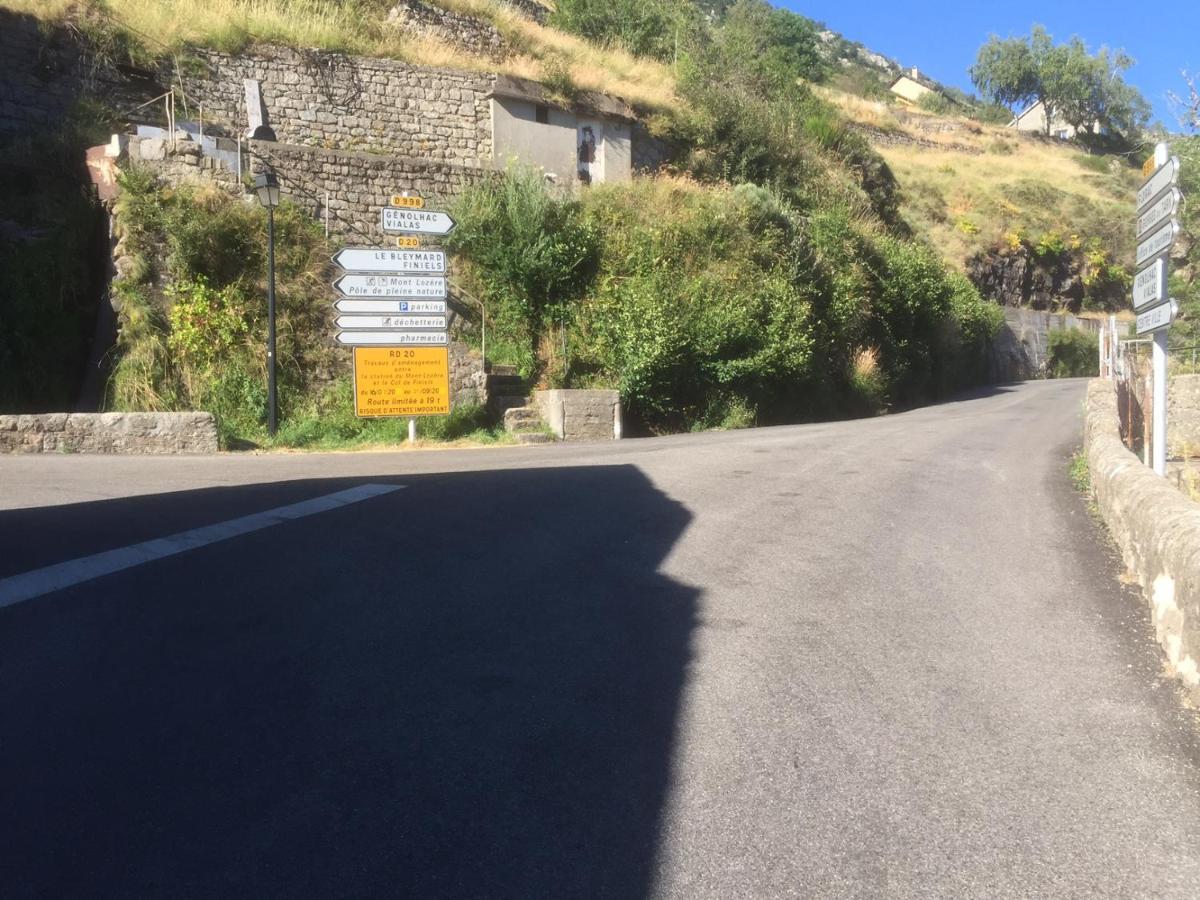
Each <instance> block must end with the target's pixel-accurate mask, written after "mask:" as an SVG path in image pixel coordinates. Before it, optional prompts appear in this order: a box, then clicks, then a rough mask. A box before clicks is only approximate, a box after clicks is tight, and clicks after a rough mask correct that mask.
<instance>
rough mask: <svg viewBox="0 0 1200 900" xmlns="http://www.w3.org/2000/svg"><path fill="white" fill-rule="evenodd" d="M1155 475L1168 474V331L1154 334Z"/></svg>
mask: <svg viewBox="0 0 1200 900" xmlns="http://www.w3.org/2000/svg"><path fill="white" fill-rule="evenodd" d="M1151 409H1152V410H1153V416H1154V425H1153V428H1154V434H1153V436H1152V438H1151V441H1152V446H1153V448H1154V452H1153V460H1154V474H1155V475H1166V474H1167V330H1166V329H1165V328H1164V329H1162V330H1161V331H1156V332H1154V399H1153V400H1152V401H1151Z"/></svg>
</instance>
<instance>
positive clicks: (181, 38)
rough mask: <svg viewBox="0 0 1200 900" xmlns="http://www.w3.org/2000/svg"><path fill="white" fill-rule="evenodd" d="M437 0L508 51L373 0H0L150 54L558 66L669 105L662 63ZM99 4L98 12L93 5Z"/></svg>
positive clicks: (631, 97) (467, 3)
mask: <svg viewBox="0 0 1200 900" xmlns="http://www.w3.org/2000/svg"><path fill="white" fill-rule="evenodd" d="M434 2H436V3H438V4H439V5H441V6H444V7H446V8H447V9H451V10H453V11H456V12H460V13H464V14H466V15H471V16H475V17H476V18H480V19H485V20H487V21H490V22H492V23H493V24H494V25H495V26H496V27H497V29H499V31H500V32H501V33H502V34H504V35H505V37H506V38H507V39H508V41H509V43H510V45H511V46H512V47H513V48H514V53H513V54H512V55H511V56H509V58H507V59H505V60H503V61H501V62H496V61H494V60H491V59H487V58H485V57H479V56H475V55H472V54H470V53H466V52H464V51H462V50H460V49H458V48H457V47H454V46H452V45H450V44H447V43H445V42H442V41H439V40H436V39H434V38H429V37H424V36H416V35H414V34H412V33H411V32H407V31H405V30H403V29H402V28H399V27H394V26H389V25H388V24H387V22H386V15H385V13H384V12H383V6H382V5H381V10H380V13H379V14H378V17H377V20H375V21H363V18H362V17H361V15H357V14H355V13H354V12H353V11H352V10H351V9H350V8H349V7H347V6H346V5H344V4H342V3H340V2H337V0H204V2H197V0H106V2H105V3H104V5H103V8H102V7H101V6H100V4H99V3H98V2H97V0H0V7H5V8H8V9H12V10H15V11H17V12H21V13H26V14H29V15H34V16H37V17H38V18H40V19H42V20H44V21H46V22H62V21H66V20H68V19H74V20H76V21H78V20H80V19H83V18H89V17H90V18H93V19H96V18H99V17H102V16H104V15H105V14H106V15H107V16H108V17H109V18H110V19H111V20H112V21H113V22H114V23H115V24H117V25H119V26H120V27H122V28H123V29H125V30H127V31H129V32H131V33H132V34H133V35H135V36H136V37H137V38H138V39H139V40H140V41H141V43H143V44H144V45H145V46H146V48H147V50H149V51H150V52H151V53H161V52H169V51H173V50H177V49H179V48H182V47H184V46H188V45H196V46H207V47H215V48H217V49H223V50H237V49H241V48H242V47H244V46H246V45H248V44H251V43H255V42H260V43H279V44H286V45H288V46H293V47H314V48H319V49H322V50H331V51H338V52H344V53H353V54H359V55H363V56H377V57H385V58H390V59H398V60H403V61H405V62H409V63H413V64H415V65H424V66H435V67H440V68H457V69H467V70H474V71H489V72H497V71H498V72H503V73H505V74H509V75H515V76H518V77H521V78H531V79H535V80H543V79H544V78H545V77H546V76H547V73H548V70H553V71H555V72H558V73H565V75H566V76H567V77H568V78H569V80H570V82H571V84H572V85H573V86H574V87H576V88H578V89H583V90H593V91H601V92H603V93H607V94H613V95H616V96H619V97H623V98H625V99H626V100H627V101H629V102H630V103H632V104H634V105H635V106H637V107H639V108H641V109H643V110H646V111H665V110H670V109H672V108H674V107H675V105H676V99H675V78H674V76H673V74H672V72H671V70H670V68H669V67H667V66H665V65H663V64H662V63H659V62H657V61H654V60H647V59H640V58H638V57H635V56H632V55H631V54H629V53H626V52H625V51H623V50H620V49H617V48H609V47H600V46H597V45H595V44H591V43H589V42H587V41H585V40H583V39H582V38H578V37H575V36H573V35H569V34H565V33H563V32H561V31H557V30H555V29H553V28H546V27H544V26H541V25H538V24H537V23H535V22H531V21H529V20H527V19H524V18H522V17H521V16H519V15H517V14H516V13H515V12H514V11H513V10H512V8H511V7H509V6H507V5H505V4H503V3H500V2H497V0H434ZM102 9H103V10H104V11H106V12H102Z"/></svg>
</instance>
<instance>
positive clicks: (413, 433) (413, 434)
mask: <svg viewBox="0 0 1200 900" xmlns="http://www.w3.org/2000/svg"><path fill="white" fill-rule="evenodd" d="M408 442H409V443H410V444H415V443H416V442H417V420H416V419H409V420H408Z"/></svg>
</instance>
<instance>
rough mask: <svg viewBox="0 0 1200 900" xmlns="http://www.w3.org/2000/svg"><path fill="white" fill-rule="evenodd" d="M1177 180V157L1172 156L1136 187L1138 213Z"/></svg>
mask: <svg viewBox="0 0 1200 900" xmlns="http://www.w3.org/2000/svg"><path fill="white" fill-rule="evenodd" d="M1178 180H1179V157H1178V156H1172V157H1171V158H1170V159H1168V160H1167V164H1166V165H1165V166H1163V167H1162V168H1160V169H1159V170H1158V171H1157V172H1155V173H1154V174H1153V175H1151V176H1150V177H1149V178H1147V179H1146V181H1145V183H1144V184H1142V186H1141V187H1140V188H1138V192H1137V208H1138V212H1139V213H1140V212H1141V211H1142V210H1143V209H1144V208H1145V207H1146V205H1147V204H1148V203H1149V202H1150V201H1151V200H1153V199H1154V198H1155V197H1157V196H1158V195H1159V194H1161V193H1162V192H1163V191H1165V190H1166V189H1167V188H1169V187H1172V186H1173V185H1174V184H1175V182H1177V181H1178Z"/></svg>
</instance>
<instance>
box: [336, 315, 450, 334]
mask: <svg viewBox="0 0 1200 900" xmlns="http://www.w3.org/2000/svg"><path fill="white" fill-rule="evenodd" d="M337 327H338V328H346V329H350V330H354V329H357V328H399V329H405V328H436V329H437V330H439V331H445V330H446V317H445V316H338V317H337Z"/></svg>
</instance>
